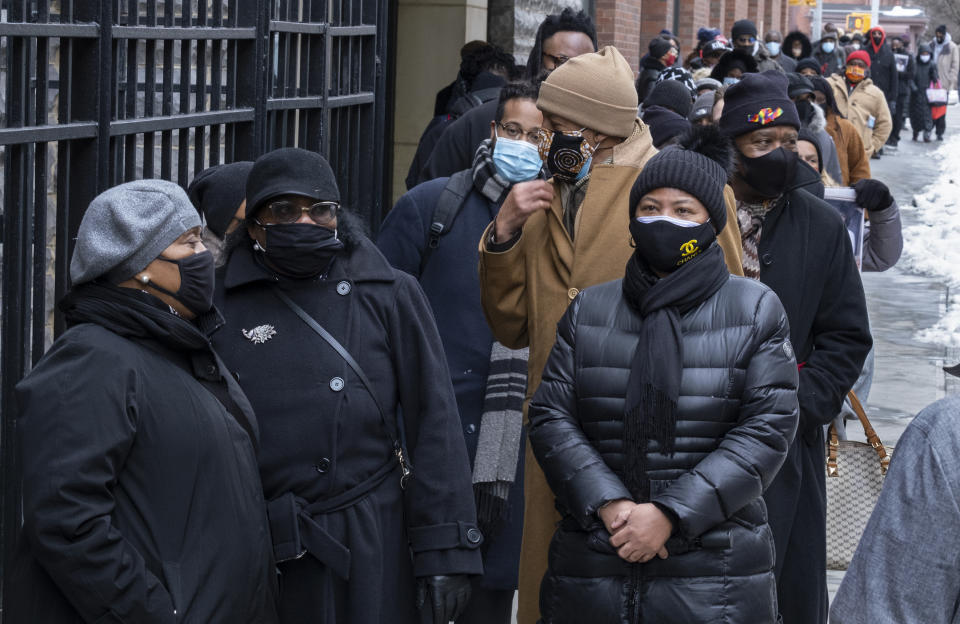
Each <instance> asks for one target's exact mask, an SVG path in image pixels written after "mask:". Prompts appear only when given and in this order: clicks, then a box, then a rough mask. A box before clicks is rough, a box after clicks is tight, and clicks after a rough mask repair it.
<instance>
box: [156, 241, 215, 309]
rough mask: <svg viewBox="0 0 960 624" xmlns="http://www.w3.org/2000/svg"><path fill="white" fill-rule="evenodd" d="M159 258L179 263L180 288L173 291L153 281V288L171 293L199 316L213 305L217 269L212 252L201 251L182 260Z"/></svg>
mask: <svg viewBox="0 0 960 624" xmlns="http://www.w3.org/2000/svg"><path fill="white" fill-rule="evenodd" d="M158 260H163V261H164V262H169V263H170V264H175V265H177V268H178V269H179V270H180V288H179V289H178V290H177V292H171V291H169V290H167V289H166V288H164V287H163V286H160V285H159V284H155V283H152V282H151V284H150V285H151V286H152V287H153V288H156V289H157V290H159V291H160V292H162V293H166V294H168V295H170V296H171V297H173V298H174V299H176V300H177V301H179V302H180V303H182V304H183V306H184V307H185V308H186V309H188V310H190V311H191V312H193V313H194V314H196V315H198V316H199V315H201V314H203V313H204V312H207V311H209V310H210V308H212V307H213V282H214V279H215V272H216V269H215V267H214V260H213V254H212V253H210V252H209V251H201V252H200V253H198V254H193V255H192V256H187V257H186V258H181V259H180V260H170V259H168V258H164V257H163V256H160V257H159V258H158Z"/></svg>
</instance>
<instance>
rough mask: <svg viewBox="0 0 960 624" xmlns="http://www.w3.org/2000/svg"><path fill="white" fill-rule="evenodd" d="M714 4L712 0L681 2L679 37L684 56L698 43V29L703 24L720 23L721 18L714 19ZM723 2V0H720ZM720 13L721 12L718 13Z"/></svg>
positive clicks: (686, 0)
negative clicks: (712, 10) (712, 9)
mask: <svg viewBox="0 0 960 624" xmlns="http://www.w3.org/2000/svg"><path fill="white" fill-rule="evenodd" d="M712 4H716V3H715V2H714V3H711V2H710V0H683V1H682V2H680V11H679V19H678V20H677V21H678V23H679V26H680V27H679V28H678V29H677V33H676V35H677V37H679V38H680V45H681V46H682V47H683V50H681V52H680V53H681V54H682V55H683V57H684V58H686V56H687V55H688V54H689V53H690V51H691V50H692V49H693V48H694V47H695V46H696V45H697V30H698V29H699V28H700V27H701V26H708V27H710V28H713V27H715V26H718V25H719V20H714V19H713V15H712V12H711V8H712ZM720 4H723V0H720ZM718 15H719V14H718Z"/></svg>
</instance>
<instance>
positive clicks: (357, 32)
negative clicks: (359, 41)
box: [328, 25, 377, 37]
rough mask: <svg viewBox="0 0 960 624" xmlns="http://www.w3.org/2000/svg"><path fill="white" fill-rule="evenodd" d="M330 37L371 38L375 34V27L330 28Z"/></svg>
mask: <svg viewBox="0 0 960 624" xmlns="http://www.w3.org/2000/svg"><path fill="white" fill-rule="evenodd" d="M328 30H329V31H330V36H331V37H372V36H374V35H376V34H377V27H376V26H375V25H363V26H331V27H330V28H329V29H328Z"/></svg>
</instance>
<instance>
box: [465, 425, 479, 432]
mask: <svg viewBox="0 0 960 624" xmlns="http://www.w3.org/2000/svg"><path fill="white" fill-rule="evenodd" d="M476 432H477V426H476V425H475V424H473V423H470V424H469V425H467V433H476Z"/></svg>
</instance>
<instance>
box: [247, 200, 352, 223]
mask: <svg viewBox="0 0 960 624" xmlns="http://www.w3.org/2000/svg"><path fill="white" fill-rule="evenodd" d="M339 211H340V204H339V203H337V202H335V201H322V202H317V203H315V204H313V205H311V206H301V205H299V204H296V203H294V202H292V201H286V200H280V201H274V202H270V203H269V204H267V205H265V206H264V207H263V208H261V209H260V212H259V214H258V215H257V217H258V218H257V219H255V220H256V222H257V224H258V225H264V224H263V223H261V222H260V221H261V220H266V221H268V222H269V223H267V224H266V225H272V224H275V223H293V222H295V221H297V220H298V219H300V216H301V215H303V213H307V216H309V217H310V220H311V221H313V222H314V223H316V224H317V225H327V224H329V223H330V222H331V221H333V220H334V219H336V218H337V212H339Z"/></svg>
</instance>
